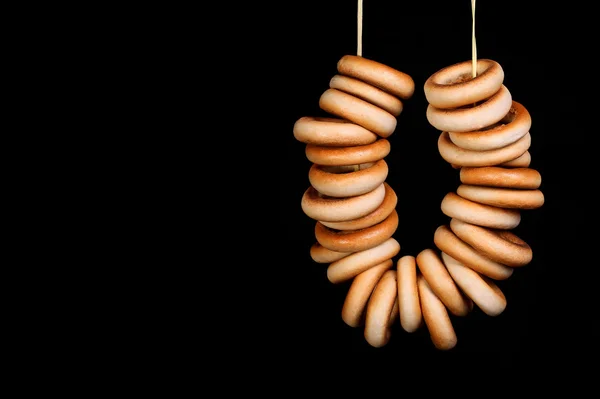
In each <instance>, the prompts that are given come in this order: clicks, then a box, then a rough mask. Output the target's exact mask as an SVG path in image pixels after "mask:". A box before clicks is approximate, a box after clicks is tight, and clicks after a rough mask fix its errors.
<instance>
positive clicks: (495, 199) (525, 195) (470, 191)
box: [456, 184, 544, 209]
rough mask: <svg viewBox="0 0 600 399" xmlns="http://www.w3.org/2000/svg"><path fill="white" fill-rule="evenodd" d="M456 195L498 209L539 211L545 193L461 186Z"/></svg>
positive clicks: (468, 185)
mask: <svg viewBox="0 0 600 399" xmlns="http://www.w3.org/2000/svg"><path fill="white" fill-rule="evenodd" d="M456 193H457V194H458V195H459V196H461V197H463V198H466V199H468V200H471V201H474V202H478V203H480V204H485V205H491V206H496V207H498V208H510V209H537V208H539V207H541V206H542V205H544V193H543V192H542V191H541V190H537V189H535V190H523V189H518V188H517V189H513V188H505V187H484V186H475V185H470V184H461V185H460V186H458V188H457V189H456Z"/></svg>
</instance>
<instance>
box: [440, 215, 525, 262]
mask: <svg viewBox="0 0 600 399" xmlns="http://www.w3.org/2000/svg"><path fill="white" fill-rule="evenodd" d="M450 229H452V232H453V233H454V234H456V236H457V237H458V238H460V239H461V240H463V241H464V242H465V243H467V244H469V245H470V246H471V247H473V248H475V250H476V251H478V252H479V253H481V254H483V255H484V256H486V257H488V258H490V259H491V260H493V261H496V262H498V263H502V264H503V265H506V266H511V267H520V266H525V265H527V264H528V263H529V262H531V259H532V257H533V252H532V251H531V247H530V246H529V244H527V243H526V242H525V241H523V240H522V239H520V238H519V237H518V236H517V235H516V234H514V233H513V232H511V231H507V230H495V229H488V228H485V227H481V226H476V225H474V224H471V223H465V222H463V221H461V220H458V219H451V220H450Z"/></svg>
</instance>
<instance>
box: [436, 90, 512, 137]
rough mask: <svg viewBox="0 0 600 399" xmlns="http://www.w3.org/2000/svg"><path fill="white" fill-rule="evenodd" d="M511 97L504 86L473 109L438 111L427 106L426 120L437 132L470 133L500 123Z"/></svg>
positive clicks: (509, 105) (507, 109)
mask: <svg viewBox="0 0 600 399" xmlns="http://www.w3.org/2000/svg"><path fill="white" fill-rule="evenodd" d="M511 106H512V96H511V94H510V91H508V89H507V88H506V86H504V85H502V86H500V90H498V92H497V93H495V94H494V95H493V96H491V97H490V98H488V99H487V100H485V101H484V102H482V103H481V104H478V105H476V106H474V107H469V106H465V107H461V108H453V109H440V108H436V107H434V106H433V105H431V104H429V105H428V106H427V120H428V121H429V123H430V124H431V126H433V127H435V128H436V129H438V130H442V131H448V132H471V131H473V130H479V129H483V128H485V127H486V126H490V125H493V124H494V123H496V122H498V121H500V120H501V119H502V118H504V117H505V116H506V114H507V113H508V112H509V111H510V107H511Z"/></svg>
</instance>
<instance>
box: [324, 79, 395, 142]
mask: <svg viewBox="0 0 600 399" xmlns="http://www.w3.org/2000/svg"><path fill="white" fill-rule="evenodd" d="M319 107H320V108H321V109H322V110H323V111H325V112H328V113H330V114H332V115H335V116H338V117H340V118H344V119H347V120H349V121H351V122H354V123H356V124H357V125H360V126H362V127H364V128H365V129H368V130H370V131H372V132H373V133H375V134H377V135H378V136H380V137H383V138H386V137H389V136H390V135H391V134H392V133H394V130H395V129H396V123H397V120H396V117H395V116H394V115H392V114H390V113H389V112H387V111H385V110H383V109H381V108H379V107H378V106H376V105H373V104H371V103H369V102H366V101H365V100H361V99H360V98H358V97H355V96H353V95H351V94H348V93H345V92H343V91H341V90H338V89H327V90H325V92H324V93H323V94H321V98H320V99H319Z"/></svg>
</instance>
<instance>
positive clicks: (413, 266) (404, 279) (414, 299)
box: [396, 255, 423, 333]
mask: <svg viewBox="0 0 600 399" xmlns="http://www.w3.org/2000/svg"><path fill="white" fill-rule="evenodd" d="M396 273H397V278H396V280H397V281H398V311H399V313H400V325H401V326H402V328H403V329H404V331H406V332H409V333H412V332H415V331H416V330H417V329H418V328H419V327H420V326H421V325H422V323H423V314H422V313H421V303H420V301H419V287H418V286H417V262H416V259H415V257H414V256H411V255H404V256H402V257H401V258H400V259H398V263H397V266H396Z"/></svg>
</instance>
